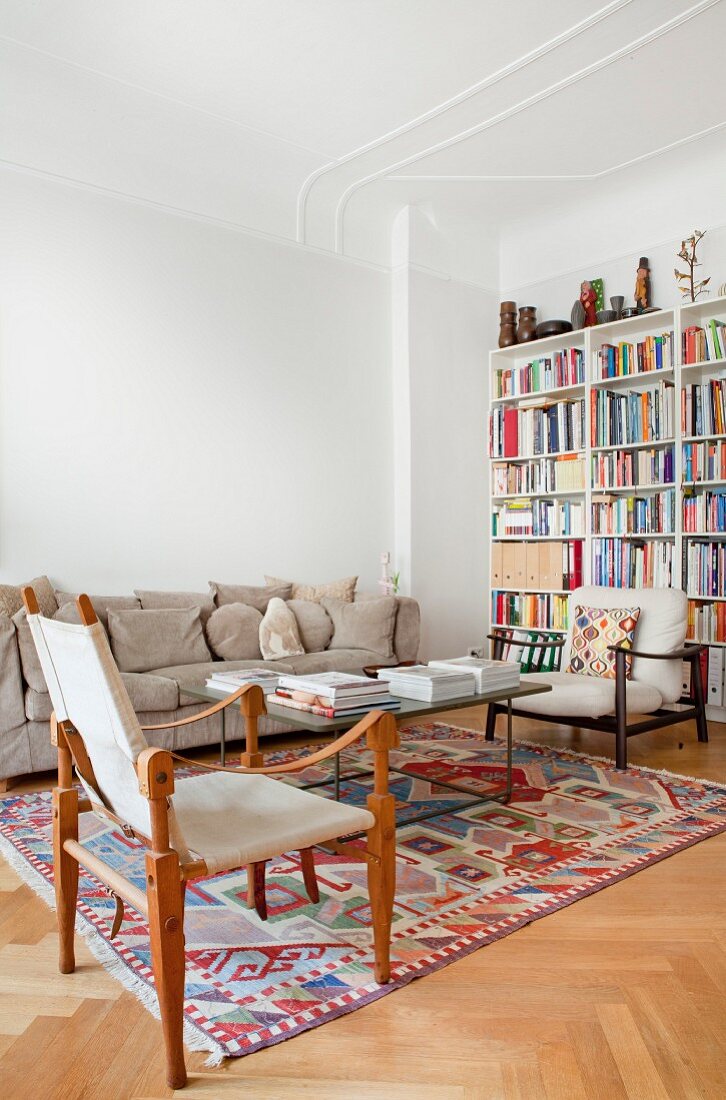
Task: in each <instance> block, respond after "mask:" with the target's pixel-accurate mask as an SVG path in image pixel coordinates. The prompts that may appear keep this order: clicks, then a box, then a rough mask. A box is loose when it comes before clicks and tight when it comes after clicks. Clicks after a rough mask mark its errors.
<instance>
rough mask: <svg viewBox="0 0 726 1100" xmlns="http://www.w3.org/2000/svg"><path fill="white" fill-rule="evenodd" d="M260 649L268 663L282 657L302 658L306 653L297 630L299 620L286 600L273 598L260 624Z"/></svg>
mask: <svg viewBox="0 0 726 1100" xmlns="http://www.w3.org/2000/svg"><path fill="white" fill-rule="evenodd" d="M260 649H261V651H262V656H263V657H264V659H265V660H266V661H276V660H278V658H280V657H300V656H302V654H303V653H304V652H305V650H304V649H303V645H302V642H301V641H300V635H299V633H298V629H297V619H296V618H295V616H294V614H293V613H292V611H291V610H290V608H289V607H288V606H287V604H286V603H285V601H284V600H281V599H279V598H278V597H277V596H273V598H272V599H271V600H270V602H269V604H268V606H267V611H266V612H265V617H264V619H263V620H262V622H261V623H260Z"/></svg>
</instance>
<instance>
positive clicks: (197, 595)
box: [134, 588, 214, 624]
mask: <svg viewBox="0 0 726 1100" xmlns="http://www.w3.org/2000/svg"><path fill="white" fill-rule="evenodd" d="M134 595H135V596H138V598H139V600H140V601H141V607H142V608H143V610H144V611H159V610H161V609H162V608H165V607H198V608H199V611H200V613H201V620H202V623H203V624H205V623H206V622H207V620H208V619H209V616H210V615H211V614H212V612H213V611H214V599H213V598H212V594H211V592H160V591H158V590H154V589H149V588H135V589H134Z"/></svg>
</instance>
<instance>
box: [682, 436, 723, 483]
mask: <svg viewBox="0 0 726 1100" xmlns="http://www.w3.org/2000/svg"><path fill="white" fill-rule="evenodd" d="M683 479H684V481H724V480H726V439H723V440H721V441H720V442H715V441H713V440H712V441H710V442H707V443H684V444H683Z"/></svg>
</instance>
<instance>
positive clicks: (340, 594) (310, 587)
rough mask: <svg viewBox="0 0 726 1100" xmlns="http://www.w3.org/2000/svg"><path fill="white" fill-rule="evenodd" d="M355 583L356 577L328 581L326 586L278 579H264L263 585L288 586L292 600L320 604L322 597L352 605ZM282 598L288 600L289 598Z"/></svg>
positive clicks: (356, 581)
mask: <svg viewBox="0 0 726 1100" xmlns="http://www.w3.org/2000/svg"><path fill="white" fill-rule="evenodd" d="M357 583H358V578H357V577H343V578H342V579H341V580H339V581H328V582H327V583H326V584H300V583H299V582H297V581H283V580H280V578H279V577H267V576H266V577H265V584H267V585H268V586H273V587H280V586H281V585H289V586H290V588H291V589H292V593H291V596H292V599H293V600H311V601H312V602H313V603H320V601H321V600H322V598H323V597H324V596H329V597H330V598H331V599H334V600H345V602H346V603H352V601H353V597H354V596H355V586H356V585H357ZM282 598H283V599H288V600H289V599H290V596H283V597H282Z"/></svg>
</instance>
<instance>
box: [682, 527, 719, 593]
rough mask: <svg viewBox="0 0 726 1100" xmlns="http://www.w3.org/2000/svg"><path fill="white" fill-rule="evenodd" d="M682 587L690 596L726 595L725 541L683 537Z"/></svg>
mask: <svg viewBox="0 0 726 1100" xmlns="http://www.w3.org/2000/svg"><path fill="white" fill-rule="evenodd" d="M683 581H684V588H685V589H686V591H687V592H688V593H689V595H692V596H726V542H721V541H716V540H714V541H713V542H710V541H706V540H694V539H685V540H684V542H683Z"/></svg>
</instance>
